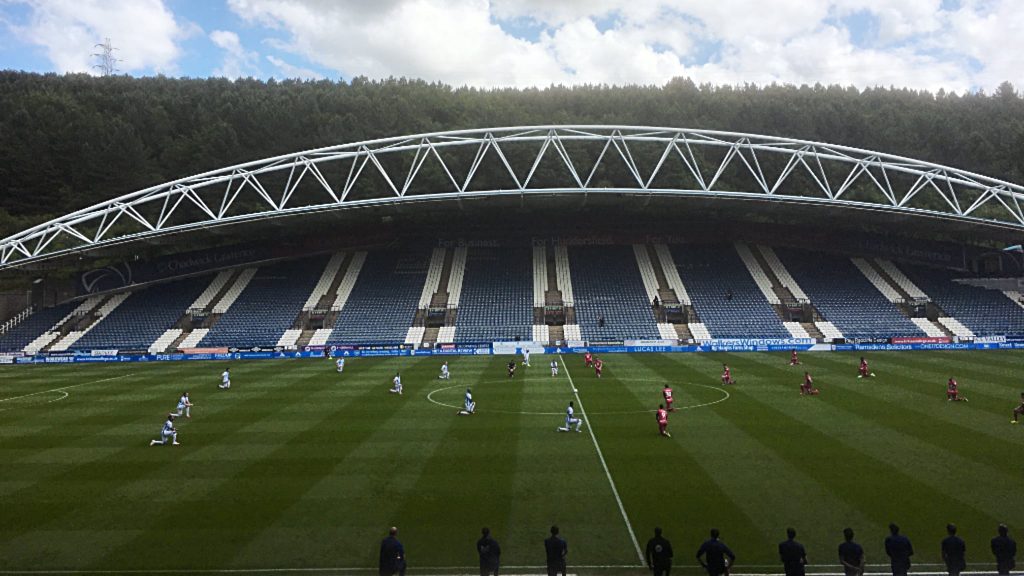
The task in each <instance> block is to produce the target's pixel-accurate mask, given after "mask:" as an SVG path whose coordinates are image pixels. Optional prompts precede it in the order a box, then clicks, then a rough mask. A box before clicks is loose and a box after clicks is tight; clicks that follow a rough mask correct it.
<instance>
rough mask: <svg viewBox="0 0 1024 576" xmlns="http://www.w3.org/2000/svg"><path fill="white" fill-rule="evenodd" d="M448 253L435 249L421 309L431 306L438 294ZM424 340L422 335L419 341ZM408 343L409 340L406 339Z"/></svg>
mask: <svg viewBox="0 0 1024 576" xmlns="http://www.w3.org/2000/svg"><path fill="white" fill-rule="evenodd" d="M446 253H447V251H446V250H445V249H444V248H440V247H438V248H434V252H433V254H431V255H430V266H428V267H427V281H426V282H424V283H423V291H422V292H420V302H419V307H420V308H426V307H427V306H430V300H431V298H433V296H434V293H435V292H437V289H438V287H439V286H440V285H441V272H442V271H443V270H444V257H445V254H446ZM422 340H423V334H420V339H419V341H422ZM406 341H407V342H408V338H406Z"/></svg>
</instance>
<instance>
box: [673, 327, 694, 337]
mask: <svg viewBox="0 0 1024 576" xmlns="http://www.w3.org/2000/svg"><path fill="white" fill-rule="evenodd" d="M672 327H673V328H675V329H676V337H677V338H679V339H680V340H692V339H693V333H692V332H690V327H689V326H687V325H686V324H673V325H672Z"/></svg>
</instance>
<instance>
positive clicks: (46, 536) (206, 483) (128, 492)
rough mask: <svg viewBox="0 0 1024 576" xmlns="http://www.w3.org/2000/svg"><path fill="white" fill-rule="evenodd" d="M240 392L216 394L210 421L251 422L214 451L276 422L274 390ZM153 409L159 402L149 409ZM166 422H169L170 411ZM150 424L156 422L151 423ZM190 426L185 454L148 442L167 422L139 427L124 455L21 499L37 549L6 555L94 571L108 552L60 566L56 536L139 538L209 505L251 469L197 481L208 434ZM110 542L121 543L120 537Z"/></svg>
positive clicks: (9, 545)
mask: <svg viewBox="0 0 1024 576" xmlns="http://www.w3.org/2000/svg"><path fill="white" fill-rule="evenodd" d="M218 374H219V373H218ZM309 377H310V375H308V374H305V373H302V372H294V373H290V374H288V375H285V376H282V377H279V379H278V381H279V382H281V381H283V382H289V381H302V380H304V379H308V378H309ZM179 385H180V382H171V383H165V384H162V385H153V386H152V387H150V388H147V390H149V391H151V392H156V393H159V392H160V391H161V390H162V391H163V394H164V395H165V396H166V397H168V398H172V399H173V401H176V399H177V396H176V395H175V394H176V392H175V390H176V389H177V388H178V387H179ZM215 390H216V389H215ZM236 392H237V388H233V389H232V390H230V391H219V390H218V391H216V392H215V394H219V395H218V396H217V397H216V398H217V400H218V401H217V403H213V402H211V404H212V405H211V406H210V407H209V409H208V416H210V417H215V415H216V414H217V413H218V412H220V411H230V410H242V411H244V412H245V413H246V414H247V418H246V419H245V420H242V419H239V420H237V421H236V423H235V426H232V427H229V428H226V429H222V430H221V431H220V432H219V433H218V434H205V433H204V434H205V435H206V439H205V442H206V443H207V445H209V443H213V444H216V443H217V441H218V440H220V439H223V438H226V437H228V436H229V435H231V434H233V433H234V432H235V431H236V430H237V429H240V428H243V427H244V426H245V425H246V424H247V423H251V422H253V421H254V420H258V419H259V418H265V417H270V416H272V414H273V413H274V412H275V406H274V404H273V403H270V402H268V401H267V398H268V397H269V396H270V393H271V391H270V390H269V389H265V390H263V391H260V392H258V391H251V392H249V393H247V394H245V395H240V394H236ZM150 395H152V394H150ZM148 396H149V395H147V397H148ZM243 398H244V400H243ZM297 398H299V397H296V399H297ZM147 403H152V402H148V401H147V402H141V404H147ZM161 405H165V404H161ZM281 405H282V404H278V406H281ZM163 414H164V415H166V411H164V412H163ZM204 417H205V416H204ZM146 420H147V421H148V418H147V419H146ZM183 420H184V419H180V420H179V421H178V422H179V423H178V427H179V430H180V433H179V438H180V440H181V441H182V442H183V446H179V447H171V446H162V447H148V446H147V444H148V439H149V438H153V437H155V436H156V434H155V433H156V431H157V429H158V428H159V424H160V423H162V421H163V418H162V417H161V418H159V419H158V420H156V422H155V423H154V424H149V425H148V426H145V428H144V429H145V430H149V431H150V432H149V433H148V434H146V433H145V432H144V431H143V429H138V430H135V429H136V428H138V426H136V425H135V423H132V424H131V425H130V426H129V430H130V431H129V433H126V434H124V435H122V436H121V437H120V438H119V439H117V440H119V441H120V442H119V443H117V442H116V441H115V444H114V445H115V446H120V449H118V450H117V451H116V452H113V453H110V452H103V453H101V455H100V456H99V457H96V458H93V459H90V460H89V461H87V462H85V463H82V464H79V465H75V466H71V467H66V468H64V469H63V471H62V472H61V473H60V474H59V475H58V476H56V477H55V478H50V479H48V480H47V482H46V484H45V485H43V486H32V487H29V488H28V489H26V490H25V491H23V493H21V494H19V495H18V498H17V499H16V500H14V501H15V502H16V508H15V509H14V514H13V515H12V517H13V518H15V519H16V520H15V526H13V527H14V528H17V529H18V530H19V531H23V532H29V534H28V536H31V537H32V538H31V541H26V540H25V538H20V539H16V540H13V541H7V540H6V539H5V542H4V549H5V550H6V549H11V550H14V551H16V552H12V553H10V554H8V555H7V558H8V559H9V560H10V561H11V563H12V565H22V566H24V565H28V566H32V565H36V564H37V563H38V562H39V561H40V560H43V559H45V560H46V564H48V565H58V566H70V567H76V568H81V567H82V566H83V563H88V562H89V560H90V558H92V557H94V556H98V555H99V554H102V553H103V552H104V549H103V548H102V547H93V548H91V549H87V550H79V551H77V552H75V553H74V555H72V556H70V557H68V558H54V557H52V556H50V553H49V552H48V551H47V549H48V548H49V547H51V546H52V539H53V538H56V537H57V534H52V535H51V532H54V531H58V532H59V531H66V530H82V531H85V532H87V531H88V529H89V528H90V527H93V528H95V527H97V526H104V525H114V526H119V527H120V529H121V530H120V532H118V536H120V537H121V538H126V539H130V538H128V537H129V536H131V535H132V534H133V530H141V529H144V528H145V527H147V526H150V525H156V524H157V523H159V522H160V521H161V518H160V516H159V513H160V512H162V511H164V510H165V509H167V508H168V507H172V506H179V507H185V506H188V505H189V504H190V503H191V502H194V501H196V500H198V499H200V498H202V495H203V493H204V492H206V491H208V490H210V489H211V488H212V487H213V486H214V485H215V484H216V483H219V482H222V481H223V480H225V479H226V478H228V477H230V475H232V474H233V473H235V471H237V470H241V469H242V467H243V465H244V464H245V462H244V461H236V462H235V463H232V462H230V461H228V462H219V463H217V464H211V463H209V462H199V463H198V465H201V466H202V467H204V468H207V467H211V466H212V467H213V468H214V469H216V470H217V474H216V475H215V476H214V475H211V474H210V473H209V472H210V470H208V469H204V472H206V474H205V475H206V478H204V479H203V480H195V479H194V478H192V477H190V475H189V474H188V470H190V469H191V466H189V465H188V464H187V462H186V459H187V458H188V456H189V455H190V454H192V453H195V452H196V451H201V450H202V449H203V448H202V446H203V443H202V442H197V441H196V440H195V439H194V438H190V436H192V433H191V432H192V430H195V431H199V430H202V428H203V427H204V426H203V424H199V425H198V426H196V424H198V423H199V422H200V420H198V419H196V418H194V419H193V421H191V422H184V421H183ZM143 434H145V435H143ZM189 441H191V442H192V446H193V447H192V448H191V450H190V449H189V448H186V446H188V445H189ZM100 486H106V487H107V490H105V491H97V488H98V487H100ZM121 502H131V503H135V504H137V506H124V505H123V504H122V505H119V504H118V503H121ZM29 522H30V523H32V524H31V526H26V525H25V523H29ZM48 540H49V541H48ZM110 540H114V537H113V535H112V536H111V538H110ZM33 555H36V556H33Z"/></svg>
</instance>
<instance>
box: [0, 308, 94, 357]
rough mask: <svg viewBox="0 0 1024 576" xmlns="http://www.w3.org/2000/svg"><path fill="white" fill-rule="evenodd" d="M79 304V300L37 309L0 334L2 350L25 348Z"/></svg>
mask: <svg viewBox="0 0 1024 576" xmlns="http://www.w3.org/2000/svg"><path fill="white" fill-rule="evenodd" d="M77 306H78V302H68V303H65V304H60V305H58V306H54V307H52V308H43V309H42V310H37V311H35V312H34V313H32V314H30V315H29V317H28V318H25V319H24V320H22V321H21V323H20V324H18V325H17V326H15V327H14V328H12V329H11V330H10V331H9V332H7V333H6V334H2V335H0V351H2V352H17V351H19V350H22V349H24V348H25V346H28V345H29V344H30V343H31V342H32V341H33V340H35V339H36V338H38V337H40V336H42V334H43V332H46V331H47V330H49V329H50V328H53V325H54V324H56V323H57V322H59V321H60V319H61V318H63V317H65V316H67V315H68V314H70V313H71V311H72V310H74V309H75V307H77Z"/></svg>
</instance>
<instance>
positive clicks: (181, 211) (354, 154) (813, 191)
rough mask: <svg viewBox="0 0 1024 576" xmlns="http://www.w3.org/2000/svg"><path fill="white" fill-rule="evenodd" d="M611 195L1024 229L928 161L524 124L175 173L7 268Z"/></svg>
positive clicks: (18, 252)
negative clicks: (165, 242)
mask: <svg viewBox="0 0 1024 576" xmlns="http://www.w3.org/2000/svg"><path fill="white" fill-rule="evenodd" d="M607 194H613V195H620V196H630V197H634V198H637V199H639V200H641V201H650V199H651V198H655V197H661V198H680V199H684V198H703V199H711V200H714V199H731V200H751V201H759V202H768V203H796V204H802V205H807V206H820V207H828V208H843V209H856V210H869V211H879V212H885V213H890V214H896V215H900V216H914V217H922V218H932V219H944V220H947V221H955V222H959V223H962V224H969V225H978V226H984V227H994V228H997V229H1002V230H1004V231H1010V232H1013V233H1019V232H1024V209H1022V207H1021V205H1022V203H1024V187H1022V186H1019V185H1017V184H1013V183H1010V182H1006V181H1003V180H998V179H995V178H990V177H987V176H983V175H980V174H975V173H972V172H968V171H965V170H961V169H958V168H953V167H949V166H943V165H939V164H933V163H929V162H926V161H922V160H916V159H911V158H906V157H902V156H897V155H893V154H886V153H882V152H875V151H870V150H864V149H860V148H853V147H847V146H840V145H834V144H827V143H822V142H813V141H805V140H798V139H791V138H783V137H776V136H765V135H757V134H745V133H740V132H723V131H715V130H691V129H683V128H658V127H644V126H595V125H580V126H575V125H551V126H517V127H503V128H485V129H470V130H453V131H445V132H434V133H428V134H416V135H408V136H397V137H391V138H382V139H376V140H368V141H363V142H354V143H350V144H341V145H338V146H331V147H326V148H320V149H315V150H307V151H302V152H295V153H292V154H287V155H283V156H277V157H273V158H267V159H263V160H257V161H252V162H248V163H244V164H239V165H235V166H229V167H225V168H221V169H218V170H213V171H209V172H205V173H202V174H197V175H194V176H189V177H186V178H181V179H178V180H174V181H171V182H166V183H163V184H159V185H156V186H152V187H150V188H146V189H144V190H139V191H136V192H132V193H129V194H125V195H123V196H119V197H117V198H113V199H111V200H107V201H104V202H100V203H98V204H95V205H93V206H90V207H88V208H84V209H82V210H78V211H75V212H71V213H69V214H66V215H64V216H61V217H59V218H56V219H53V220H51V221H49V222H45V223H42V224H39V225H37V226H33V227H31V228H29V229H26V230H24V231H21V232H19V233H16V234H14V235H12V236H9V237H7V238H4V239H3V240H0V269H4V268H11V267H17V266H21V265H24V264H29V263H33V262H38V261H42V260H46V259H50V258H56V257H59V256H65V255H69V254H75V253H82V252H85V251H89V250H93V249H97V248H101V247H106V246H114V245H119V244H125V243H129V242H135V241H141V240H146V239H150V238H155V237H158V236H164V235H174V234H181V233H185V232H189V231H192V230H197V229H204V228H211V227H218V226H226V225H231V224H238V223H243V222H251V221H258V220H268V219H273V218H279V217H283V216H294V215H303V214H312V213H317V212H324V211H333V210H346V209H355V208H365V207H372V206H386V205H402V204H410V203H419V202H436V201H456V202H462V201H464V200H471V199H478V198H487V197H520V198H523V199H525V198H528V197H538V196H551V195H559V196H562V195H582V196H583V198H584V199H585V198H586V197H588V196H591V195H607Z"/></svg>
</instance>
